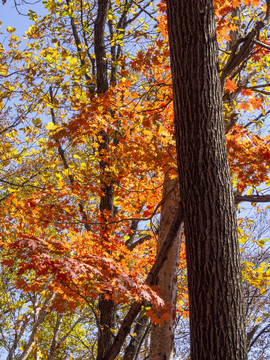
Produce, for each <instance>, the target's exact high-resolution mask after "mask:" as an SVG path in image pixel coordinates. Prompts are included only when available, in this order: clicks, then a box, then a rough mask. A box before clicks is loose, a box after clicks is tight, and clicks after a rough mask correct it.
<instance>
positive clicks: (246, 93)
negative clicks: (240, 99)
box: [241, 89, 252, 96]
mask: <svg viewBox="0 0 270 360" xmlns="http://www.w3.org/2000/svg"><path fill="white" fill-rule="evenodd" d="M241 95H243V96H251V95H252V91H251V90H250V89H242V90H241Z"/></svg>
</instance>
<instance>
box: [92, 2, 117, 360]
mask: <svg viewBox="0 0 270 360" xmlns="http://www.w3.org/2000/svg"><path fill="white" fill-rule="evenodd" d="M109 4H110V1H109V0H98V10H97V17H96V21H95V25H94V37H95V40H94V46H95V56H96V74H97V93H98V94H104V93H106V91H107V90H108V87H109V84H108V71H107V60H106V49H105V38H104V34H105V25H106V21H107V17H108V10H109ZM100 136H101V138H102V140H101V142H100V144H99V153H100V154H102V152H103V150H107V149H108V147H109V141H110V139H109V137H108V135H107V134H105V133H104V132H101V133H100ZM107 166H108V164H107V163H106V161H104V160H101V161H100V170H101V173H104V170H106V167H107ZM101 187H102V191H103V192H104V196H102V197H101V200H100V212H101V214H103V213H104V211H105V212H107V214H108V213H109V214H112V211H113V185H112V184H107V183H106V182H103V183H102V184H101ZM104 220H105V222H106V218H105V217H104ZM103 236H104V240H106V225H104V233H103ZM98 309H99V313H100V317H99V332H98V353H97V360H100V359H102V358H103V356H104V354H105V353H106V352H107V350H108V349H109V348H110V346H111V345H112V342H113V335H112V331H111V329H113V328H114V326H115V311H116V305H115V303H114V302H113V301H112V300H107V299H105V297H104V296H103V295H101V296H100V300H99V304H98Z"/></svg>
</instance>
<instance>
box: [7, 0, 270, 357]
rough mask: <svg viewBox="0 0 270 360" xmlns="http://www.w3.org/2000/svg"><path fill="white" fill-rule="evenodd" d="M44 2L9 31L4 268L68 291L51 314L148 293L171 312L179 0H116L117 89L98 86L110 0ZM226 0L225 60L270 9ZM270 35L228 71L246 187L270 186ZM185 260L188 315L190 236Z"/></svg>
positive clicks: (112, 37)
mask: <svg viewBox="0 0 270 360" xmlns="http://www.w3.org/2000/svg"><path fill="white" fill-rule="evenodd" d="M43 3H44V6H45V8H46V11H47V14H46V15H44V16H43V15H42V16H41V15H39V14H37V13H35V12H34V11H32V10H30V11H29V13H28V15H29V17H30V19H31V20H32V25H31V26H30V28H29V29H28V31H27V32H26V34H25V35H24V39H23V40H22V39H19V37H18V36H17V35H16V31H15V28H13V27H12V26H13V25H14V26H15V24H12V23H11V26H10V27H8V28H7V29H2V31H3V33H2V36H5V37H6V41H5V43H4V44H2V45H1V47H0V79H1V89H0V104H1V110H0V111H1V113H0V116H1V120H0V138H1V144H0V156H1V163H0V193H1V207H0V222H1V226H0V235H1V237H0V244H1V263H2V267H3V269H12V271H13V275H12V276H13V278H12V282H13V284H14V286H15V287H16V289H19V290H17V291H20V292H21V293H22V294H27V293H29V294H36V293H38V294H41V295H40V300H39V301H40V304H41V305H42V303H43V302H44V299H46V298H50V295H51V294H55V296H54V298H53V299H52V301H51V303H50V305H49V306H50V309H51V311H54V310H56V311H57V312H58V313H63V312H64V311H66V309H68V311H69V312H71V313H73V314H75V313H76V311H78V309H79V310H80V311H83V309H85V308H86V307H87V306H90V307H91V309H92V311H93V313H92V314H93V315H92V316H93V318H95V316H96V315H97V313H98V310H97V301H98V297H99V295H100V294H104V296H105V298H107V299H113V300H114V301H115V303H117V304H119V306H122V307H123V309H126V307H127V306H129V305H130V304H131V302H135V301H137V302H144V303H146V302H147V304H148V305H147V306H148V307H147V310H146V312H147V313H148V315H149V316H150V317H152V319H153V321H155V322H156V323H159V322H162V321H166V316H167V315H166V314H167V313H168V309H167V308H166V306H167V305H166V304H164V301H163V300H162V298H161V297H160V294H159V289H157V288H155V287H151V286H150V285H149V284H146V283H145V279H146V278H147V275H148V273H149V271H150V269H151V267H152V266H153V264H154V262H155V256H156V242H157V239H158V222H159V215H160V205H161V202H162V187H163V181H164V175H165V173H166V172H168V171H170V175H171V177H172V178H173V177H177V170H176V169H177V166H176V150H175V141H174V128H173V102H172V101H173V94H172V83H171V74H170V64H169V45H168V33H167V25H166V5H165V1H161V2H160V3H158V4H155V2H154V4H152V5H149V6H148V7H146V1H137V2H135V1H130V2H129V1H128V2H127V3H128V4H129V6H128V7H127V9H126V8H125V7H124V3H125V2H124V1H120V0H114V1H111V7H110V9H109V12H108V18H107V25H106V26H107V30H106V34H105V45H106V54H107V55H106V56H107V69H106V71H107V73H106V76H107V79H108V83H109V90H108V91H106V93H104V94H98V93H97V89H96V84H97V79H96V73H97V68H96V67H97V64H96V54H95V48H94V34H93V29H92V28H91V21H92V19H95V17H96V14H97V6H96V2H94V1H88V2H84V1H83V2H79V1H73V2H69V1H67V2H66V3H65V2H62V1H52V0H46V1H44V2H43ZM137 3H138V4H137ZM214 3H215V11H216V20H217V38H218V42H219V48H220V54H219V56H220V69H221V71H222V69H224V68H225V66H226V63H227V62H228V60H229V59H230V55H231V54H232V52H233V51H235V54H237V52H238V51H239V46H241V44H242V43H244V42H241V41H239V44H238V48H236V47H234V46H235V44H236V43H237V41H238V39H239V38H240V37H242V38H245V37H246V36H248V34H249V31H250V28H251V27H252V26H251V25H252V24H255V23H256V22H257V21H259V18H261V17H265V16H266V14H267V12H269V8H267V6H266V4H265V2H263V1H260V0H253V1H251V0H242V1H238V0H226V1H219V0H216V1H215V2H214ZM81 6H82V9H81ZM141 9H143V10H141ZM144 10H147V13H145V12H144ZM240 10H241V11H240ZM138 13H139V14H140V15H139V16H138V17H137V16H136V14H138ZM145 14H146V15H145ZM151 14H152V15H151ZM150 15H151V16H150ZM121 17H123V18H124V20H125V21H122V20H121V19H122V18H121ZM151 17H152V19H151ZM121 21H122V23H121ZM74 29H75V30H74ZM3 34H4V35H3ZM76 34H77V35H76ZM268 36H269V26H266V27H265V28H264V29H263V30H262V31H260V32H259V33H258V34H257V36H256V39H254V41H253V43H252V44H253V45H252V46H251V47H250V48H249V51H248V53H247V54H246V57H245V59H243V60H242V61H241V63H240V64H239V65H237V66H236V67H235V68H234V69H232V71H231V72H230V73H229V74H228V75H227V76H226V79H224V122H225V130H226V137H227V147H228V156H229V161H230V166H231V173H232V177H233V184H234V187H235V190H237V191H238V193H239V194H245V193H246V191H249V190H250V189H254V191H255V190H257V191H259V190H258V189H259V187H260V186H262V185H263V188H264V189H265V184H266V186H269V166H270V136H269V135H268V134H267V131H266V130H265V126H266V124H267V121H268V120H267V115H268V114H269V111H268V108H269V105H270V103H269V101H270V99H269V88H270V85H269V82H270V74H269V70H268V63H269V50H270V48H269V41H268V40H267V39H268ZM78 39H79V41H78ZM21 40H22V43H21V42H20V41H21ZM106 185H108V186H111V187H112V189H113V209H112V211H111V212H110V211H103V212H102V211H101V210H100V206H99V205H100V200H101V198H102V197H105V196H106V194H105V192H104V188H105V186H106ZM179 269H180V270H179V271H180V272H181V276H179V284H178V287H179V299H178V311H179V313H178V314H177V316H178V317H179V316H184V317H187V316H188V298H187V293H186V276H185V271H184V269H185V253H184V246H182V248H181V256H180V268H179ZM5 271H6V270H5ZM265 271H266V270H265ZM245 276H247V277H249V273H248V272H247V274H246V275H245ZM268 281H269V279H268ZM22 296H23V295H22ZM152 305H153V308H151V306H152ZM161 309H162V310H161ZM125 312H126V310H123V311H122V313H121V317H122V316H123V313H125ZM25 316H26V315H25ZM18 324H19V325H18ZM18 324H17V325H18V326H21V328H22V324H23V321H22V320H20V321H19V323H18ZM48 331H49V330H48ZM33 349H34V348H33ZM33 351H34V350H33Z"/></svg>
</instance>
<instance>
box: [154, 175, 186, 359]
mask: <svg viewBox="0 0 270 360" xmlns="http://www.w3.org/2000/svg"><path fill="white" fill-rule="evenodd" d="M178 183H179V181H178V178H177V179H173V180H171V179H170V177H169V175H168V174H166V176H165V181H164V188H163V201H164V202H163V204H162V207H161V219H160V227H159V234H158V248H157V253H158V252H159V251H160V249H161V248H162V245H163V243H164V241H165V239H166V237H167V234H168V232H169V229H170V226H171V223H172V219H173V218H174V217H175V213H176V209H177V207H178V205H179V203H180V194H179V184H178ZM181 230H182V227H180V228H179V231H178V233H175V237H176V239H175V240H174V241H173V245H172V247H171V249H170V251H169V252H168V255H167V259H166V261H165V262H164V264H163V266H162V268H161V269H160V271H159V274H158V277H157V281H156V284H157V285H158V286H159V287H160V289H161V295H162V298H163V299H164V301H165V302H166V303H167V304H168V305H170V306H171V309H170V318H169V320H168V321H166V322H164V323H162V324H161V325H160V326H158V325H153V326H152V330H151V345H150V360H164V359H167V360H173V356H174V328H175V312H176V297H177V269H178V263H179V251H180V233H181Z"/></svg>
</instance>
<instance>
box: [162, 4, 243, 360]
mask: <svg viewBox="0 0 270 360" xmlns="http://www.w3.org/2000/svg"><path fill="white" fill-rule="evenodd" d="M167 7H168V9H167V14H168V28H169V39H170V48H171V67H172V78H173V91H174V109H175V136H176V144H177V156H178V169H179V180H180V194H181V201H182V202H183V206H184V224H185V235H186V249H187V267H188V288H189V298H190V300H189V301H190V334H191V335H190V336H191V359H192V360H195V359H196V360H197V359H200V360H202V359H204V360H242V359H246V358H247V355H246V339H245V327H244V316H243V297H242V286H241V270H240V259H239V251H238V240H237V225H236V216H235V206H234V198H233V191H232V185H231V176H230V171H229V166H228V160H227V152H226V143H225V135H224V125H223V118H222V89H221V85H220V77H219V68H218V49H217V42H216V35H215V21H214V11H213V2H212V0H200V1H197V0H185V1H176V0H167Z"/></svg>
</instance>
